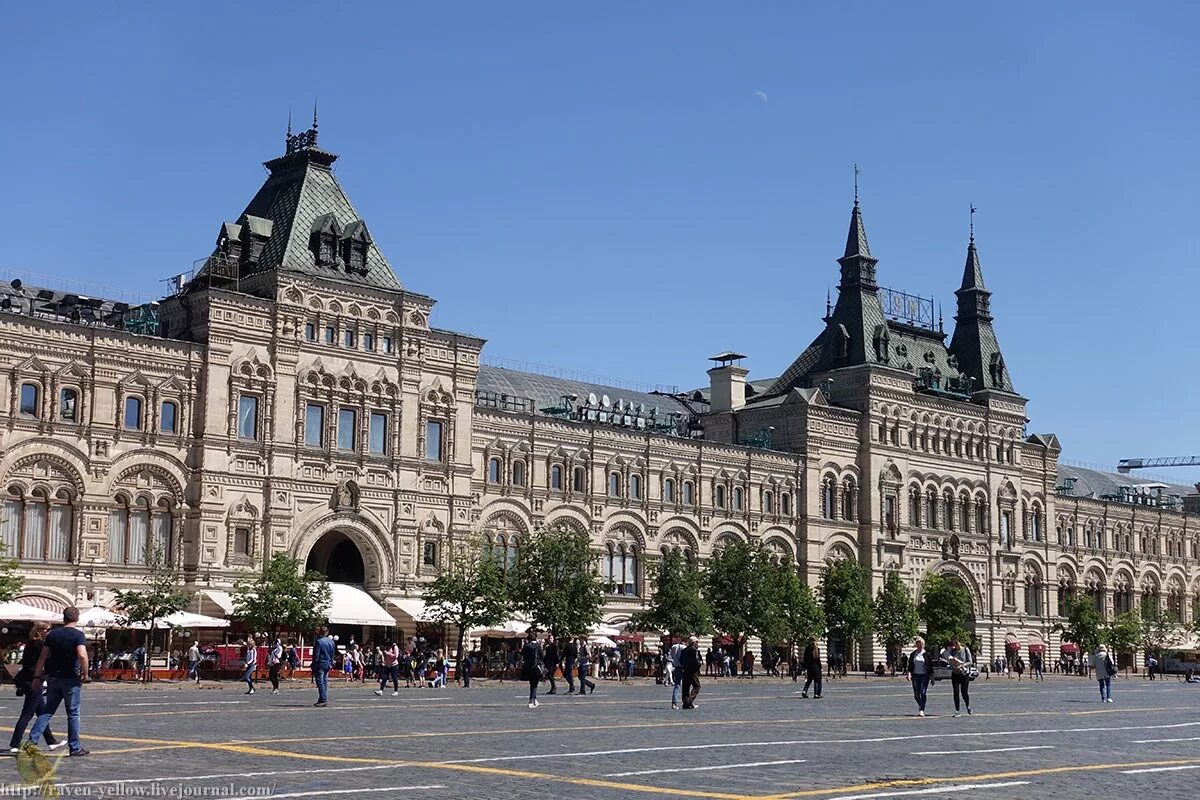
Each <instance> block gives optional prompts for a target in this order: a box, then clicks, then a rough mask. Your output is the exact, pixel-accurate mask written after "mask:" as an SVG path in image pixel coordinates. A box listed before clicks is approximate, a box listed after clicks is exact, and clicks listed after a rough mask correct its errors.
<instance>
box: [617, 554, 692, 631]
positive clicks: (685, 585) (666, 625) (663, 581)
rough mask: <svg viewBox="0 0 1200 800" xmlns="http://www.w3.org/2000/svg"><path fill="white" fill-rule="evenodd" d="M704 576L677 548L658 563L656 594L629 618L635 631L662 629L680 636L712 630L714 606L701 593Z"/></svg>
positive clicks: (630, 625)
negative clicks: (644, 606)
mask: <svg viewBox="0 0 1200 800" xmlns="http://www.w3.org/2000/svg"><path fill="white" fill-rule="evenodd" d="M702 584H703V578H702V576H701V574H700V571H699V570H697V569H696V568H695V567H694V566H692V565H691V564H690V563H688V561H687V559H685V558H684V557H683V554H682V553H680V552H679V551H678V550H671V551H669V552H668V553H667V554H666V555H664V556H663V557H662V560H661V561H659V562H658V572H657V574H656V576H655V580H654V593H653V594H651V595H650V602H649V604H648V605H647V606H646V608H645V609H643V610H642V611H639V612H637V613H636V614H634V615H633V617H632V618H631V619H630V620H629V627H630V628H632V629H633V630H639V631H647V630H655V631H663V632H664V633H673V634H676V635H678V636H686V635H688V634H692V633H699V634H704V633H709V632H711V631H712V609H711V608H709V606H708V603H707V601H705V599H704V598H703V597H702V596H701V594H700V589H701V586H702Z"/></svg>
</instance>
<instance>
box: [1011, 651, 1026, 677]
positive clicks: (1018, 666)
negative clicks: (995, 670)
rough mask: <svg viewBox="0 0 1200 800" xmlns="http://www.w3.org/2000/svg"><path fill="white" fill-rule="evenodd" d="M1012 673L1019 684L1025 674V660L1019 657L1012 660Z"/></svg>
mask: <svg viewBox="0 0 1200 800" xmlns="http://www.w3.org/2000/svg"><path fill="white" fill-rule="evenodd" d="M1013 672H1015V673H1017V682H1018V683H1020V681H1021V676H1022V675H1024V674H1025V659H1023V658H1021V657H1020V656H1017V657H1016V658H1014V659H1013Z"/></svg>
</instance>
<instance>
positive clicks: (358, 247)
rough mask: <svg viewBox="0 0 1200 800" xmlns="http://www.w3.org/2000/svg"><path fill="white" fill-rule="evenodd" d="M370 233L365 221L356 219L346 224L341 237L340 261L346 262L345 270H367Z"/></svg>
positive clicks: (363, 271)
mask: <svg viewBox="0 0 1200 800" xmlns="http://www.w3.org/2000/svg"><path fill="white" fill-rule="evenodd" d="M371 242H372V240H371V233H370V232H369V231H368V230H367V223H365V222H363V221H362V220H361V219H356V220H355V221H354V222H351V223H350V224H349V225H347V226H346V230H345V231H344V232H343V233H342V239H341V248H342V252H341V256H342V261H343V262H345V264H346V271H347V272H360V273H365V272H366V271H367V251H368V250H370V249H371Z"/></svg>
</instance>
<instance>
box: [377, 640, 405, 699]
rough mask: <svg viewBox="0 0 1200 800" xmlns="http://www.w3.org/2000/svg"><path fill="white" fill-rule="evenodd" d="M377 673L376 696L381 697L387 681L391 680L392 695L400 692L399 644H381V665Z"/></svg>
mask: <svg viewBox="0 0 1200 800" xmlns="http://www.w3.org/2000/svg"><path fill="white" fill-rule="evenodd" d="M379 675H380V678H379V688H378V689H376V690H375V695H376V696H377V697H383V690H384V689H385V688H386V687H387V684H388V681H391V682H392V697H395V696H396V695H398V694H400V645H398V644H396V643H395V642H388V643H387V644H385V645H384V646H383V667H382V669H381V670H380V672H379Z"/></svg>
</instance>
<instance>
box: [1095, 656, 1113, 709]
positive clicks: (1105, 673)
mask: <svg viewBox="0 0 1200 800" xmlns="http://www.w3.org/2000/svg"><path fill="white" fill-rule="evenodd" d="M1092 669H1094V670H1096V682H1097V683H1099V684H1100V702H1101V703H1111V702H1112V701H1113V699H1112V679H1113V676H1114V675H1116V674H1117V665H1116V664H1115V663H1113V659H1112V656H1111V655H1109V654H1108V648H1107V647H1105V646H1104V645H1102V644H1098V645H1096V650H1095V652H1093V653H1092Z"/></svg>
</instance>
